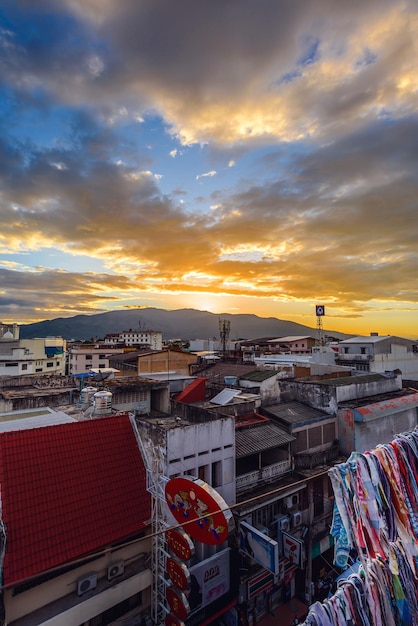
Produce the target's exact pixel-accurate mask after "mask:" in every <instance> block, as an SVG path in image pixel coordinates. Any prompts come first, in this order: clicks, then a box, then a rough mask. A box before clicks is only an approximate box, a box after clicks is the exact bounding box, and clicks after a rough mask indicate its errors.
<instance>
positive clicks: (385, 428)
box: [337, 404, 418, 455]
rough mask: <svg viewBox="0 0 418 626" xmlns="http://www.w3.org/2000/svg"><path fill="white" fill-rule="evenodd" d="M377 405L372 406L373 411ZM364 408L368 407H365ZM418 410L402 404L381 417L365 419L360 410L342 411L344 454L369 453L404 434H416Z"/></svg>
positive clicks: (339, 419) (342, 444) (341, 423)
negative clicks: (412, 431)
mask: <svg viewBox="0 0 418 626" xmlns="http://www.w3.org/2000/svg"><path fill="white" fill-rule="evenodd" d="M372 407H373V405H370V409H371V410H372ZM363 408H364V407H363ZM417 416H418V409H417V407H416V406H405V407H404V408H401V406H400V404H397V405H395V406H394V408H393V410H392V411H389V410H388V411H387V412H386V414H381V415H380V416H376V417H370V418H365V417H364V415H363V414H360V413H359V411H358V410H356V409H342V410H340V411H338V413H337V420H338V437H339V444H340V450H341V452H342V453H343V454H346V455H349V454H351V452H353V451H357V452H365V451H366V450H372V449H373V448H375V447H376V446H377V445H378V444H383V443H389V442H390V441H392V440H393V439H394V437H395V436H396V435H397V434H398V433H401V432H403V431H409V430H413V429H414V428H415V427H416V426H417V424H418V419H417Z"/></svg>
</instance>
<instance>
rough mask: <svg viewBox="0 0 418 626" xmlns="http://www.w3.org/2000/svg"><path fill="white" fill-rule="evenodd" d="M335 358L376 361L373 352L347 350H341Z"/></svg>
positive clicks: (340, 359)
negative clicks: (351, 352)
mask: <svg viewBox="0 0 418 626" xmlns="http://www.w3.org/2000/svg"><path fill="white" fill-rule="evenodd" d="M335 358H336V359H338V360H339V361H374V355H373V354H360V353H356V354H347V353H345V352H339V353H338V354H337V355H336V357H335Z"/></svg>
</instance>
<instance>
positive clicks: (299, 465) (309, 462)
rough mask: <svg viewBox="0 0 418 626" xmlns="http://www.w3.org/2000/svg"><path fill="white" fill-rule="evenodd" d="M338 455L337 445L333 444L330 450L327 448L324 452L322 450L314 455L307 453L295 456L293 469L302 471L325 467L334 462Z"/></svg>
mask: <svg viewBox="0 0 418 626" xmlns="http://www.w3.org/2000/svg"><path fill="white" fill-rule="evenodd" d="M338 454H339V446H338V443H336V444H333V445H332V446H331V448H327V449H326V450H322V451H321V452H314V454H311V453H309V452H305V453H301V454H296V455H295V469H297V470H304V469H312V468H313V467H316V466H317V465H327V464H328V463H331V462H332V461H335V459H337V458H338Z"/></svg>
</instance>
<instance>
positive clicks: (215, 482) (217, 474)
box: [212, 461, 222, 487]
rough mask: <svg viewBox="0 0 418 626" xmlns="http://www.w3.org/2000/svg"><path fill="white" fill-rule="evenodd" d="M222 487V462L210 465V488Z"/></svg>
mask: <svg viewBox="0 0 418 626" xmlns="http://www.w3.org/2000/svg"><path fill="white" fill-rule="evenodd" d="M221 485H222V461H215V463H212V487H220V486H221Z"/></svg>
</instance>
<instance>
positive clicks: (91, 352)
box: [68, 343, 124, 375]
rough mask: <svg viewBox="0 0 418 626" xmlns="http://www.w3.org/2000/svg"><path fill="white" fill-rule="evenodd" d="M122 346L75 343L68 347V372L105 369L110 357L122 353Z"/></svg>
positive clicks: (76, 372)
mask: <svg viewBox="0 0 418 626" xmlns="http://www.w3.org/2000/svg"><path fill="white" fill-rule="evenodd" d="M123 352H124V348H123V347H114V346H104V345H103V344H100V343H99V344H93V343H92V344H85V343H75V344H71V346H69V348H68V373H69V374H70V375H76V374H83V373H84V372H88V371H89V370H105V369H108V368H109V367H111V366H110V365H109V362H110V359H111V357H112V356H113V355H115V354H122V353H123Z"/></svg>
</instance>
